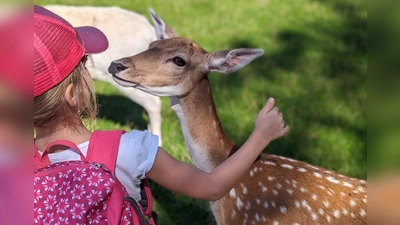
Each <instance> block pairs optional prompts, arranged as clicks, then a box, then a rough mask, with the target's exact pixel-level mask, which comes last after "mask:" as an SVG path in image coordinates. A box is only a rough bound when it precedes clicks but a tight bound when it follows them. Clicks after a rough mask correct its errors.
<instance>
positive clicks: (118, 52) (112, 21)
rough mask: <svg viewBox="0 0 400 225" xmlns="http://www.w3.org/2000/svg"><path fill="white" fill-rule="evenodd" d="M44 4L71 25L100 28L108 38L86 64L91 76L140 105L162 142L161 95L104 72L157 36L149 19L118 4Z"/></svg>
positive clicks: (141, 48) (142, 49) (143, 49)
mask: <svg viewBox="0 0 400 225" xmlns="http://www.w3.org/2000/svg"><path fill="white" fill-rule="evenodd" d="M46 8H47V9H49V10H50V11H53V12H54V13H56V14H58V15H60V16H61V17H63V18H64V19H66V20H67V21H68V22H70V23H71V24H72V25H73V26H94V27H97V28H98V29H100V30H101V31H103V33H104V34H105V35H106V36H107V38H108V41H109V48H108V49H107V50H106V51H105V52H103V53H101V54H96V55H92V57H93V61H94V67H91V66H89V67H88V69H89V71H90V74H91V75H92V78H93V79H97V80H101V81H105V82H108V83H110V84H112V85H113V86H114V87H116V88H117V89H118V90H119V91H120V92H122V93H123V94H124V95H126V96H127V97H128V98H129V99H131V100H132V101H134V102H136V103H137V104H139V105H141V106H142V107H143V108H144V109H145V110H146V111H147V113H148V115H149V124H148V130H149V131H150V132H152V133H153V134H156V135H158V136H159V137H160V143H159V144H160V145H161V100H160V98H159V97H157V96H154V95H151V94H148V93H145V92H143V91H140V90H137V89H133V88H125V87H122V86H120V85H118V84H116V83H115V81H114V80H113V79H112V77H110V75H109V74H108V72H107V68H108V66H109V64H110V62H111V61H112V60H114V59H116V58H121V57H125V56H129V55H134V54H137V53H139V52H142V51H145V50H147V48H148V46H149V44H150V43H151V42H153V41H155V40H157V37H156V34H155V32H154V27H153V26H152V25H151V24H150V23H149V21H148V20H147V19H146V18H145V17H144V16H142V15H139V14H137V13H134V12H131V11H128V10H124V9H121V8H119V7H93V6H63V5H48V6H46Z"/></svg>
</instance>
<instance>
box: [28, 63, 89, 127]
mask: <svg viewBox="0 0 400 225" xmlns="http://www.w3.org/2000/svg"><path fill="white" fill-rule="evenodd" d="M87 59H88V56H84V57H83V58H82V59H81V61H80V62H79V64H78V65H77V66H76V67H75V68H74V70H73V71H72V72H71V73H70V74H69V75H68V76H67V77H66V78H65V79H64V80H63V81H62V82H61V83H59V84H58V85H57V86H55V87H53V88H52V89H50V90H48V91H47V92H45V93H43V94H42V95H39V96H37V97H35V98H34V116H33V124H34V127H54V126H56V125H60V124H62V123H64V124H63V125H65V124H68V122H69V120H70V119H71V116H78V112H81V114H80V116H81V117H82V118H85V119H88V120H92V121H93V120H94V119H95V118H96V115H97V100H96V94H95V92H94V89H93V81H92V78H91V76H90V73H89V71H88V70H87V68H86V66H85V64H86V61H87ZM69 84H73V87H72V90H71V92H72V94H73V96H74V97H73V98H75V99H76V103H77V108H76V109H75V111H76V112H75V113H76V114H75V115H74V114H72V113H71V107H70V105H69V104H68V102H67V100H66V99H65V91H66V90H67V87H68V85H69Z"/></svg>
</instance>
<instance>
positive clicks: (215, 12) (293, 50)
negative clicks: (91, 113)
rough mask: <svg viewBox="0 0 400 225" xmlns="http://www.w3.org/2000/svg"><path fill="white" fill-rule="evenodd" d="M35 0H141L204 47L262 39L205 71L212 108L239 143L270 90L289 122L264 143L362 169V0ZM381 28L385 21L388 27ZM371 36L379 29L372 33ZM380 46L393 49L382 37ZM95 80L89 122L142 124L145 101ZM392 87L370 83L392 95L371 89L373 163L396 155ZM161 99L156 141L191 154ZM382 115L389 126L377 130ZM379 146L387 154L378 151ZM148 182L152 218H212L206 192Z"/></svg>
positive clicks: (54, 0) (123, 1)
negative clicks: (236, 60) (199, 194)
mask: <svg viewBox="0 0 400 225" xmlns="http://www.w3.org/2000/svg"><path fill="white" fill-rule="evenodd" d="M34 3H35V4H38V5H42V6H44V5H48V4H62V5H93V6H120V7H122V8H125V9H128V10H131V11H134V12H137V13H140V14H142V15H144V16H146V17H147V18H148V19H149V18H150V17H149V15H148V11H147V10H148V8H149V7H152V8H153V9H154V10H155V11H156V12H157V14H158V15H160V16H161V17H162V18H163V19H164V21H165V22H166V23H168V24H169V25H170V26H171V27H172V28H174V29H175V31H176V32H177V33H178V34H179V35H180V36H183V37H187V38H189V39H192V40H194V41H195V42H196V43H197V44H198V45H200V46H202V47H203V48H204V49H205V50H207V51H218V50H222V49H233V48H241V47H251V48H262V49H264V50H265V54H264V55H263V56H262V57H260V58H258V59H257V60H255V61H254V62H252V63H250V64H249V65H248V66H246V67H244V68H243V69H241V70H239V71H237V72H235V73H233V74H229V75H224V74H217V73H211V74H210V76H209V77H210V81H211V86H212V91H213V95H214V100H215V104H216V107H217V112H218V115H219V117H220V119H221V122H222V125H223V127H224V129H225V131H226V132H227V133H228V135H229V136H230V137H231V138H232V139H233V140H234V141H235V142H236V143H238V144H242V143H243V142H244V141H245V140H246V139H247V137H248V136H249V135H250V133H251V131H252V129H253V126H254V120H255V117H256V115H257V113H258V112H259V110H260V109H261V108H262V106H263V105H264V104H265V102H266V100H267V98H268V97H270V96H273V97H274V98H275V99H276V104H277V106H278V107H279V108H280V110H281V111H282V112H283V114H284V117H285V122H286V123H287V124H289V125H290V126H291V131H290V132H289V134H288V135H287V136H285V137H283V138H281V139H279V140H276V141H274V142H273V143H271V144H270V145H269V146H268V147H267V148H266V149H265V152H266V153H272V154H278V155H281V156H285V157H291V158H295V159H298V160H302V161H306V162H308V163H311V164H314V165H318V166H321V167H325V168H328V169H332V170H335V171H337V172H339V173H342V174H345V175H348V176H351V177H356V178H361V179H366V178H367V2H366V1H362V0H287V1H278V0H254V1H241V0H238V1H230V0H215V1H205V0H175V1H165V0H148V1H139V0H129V1H127V0H119V1H113V0H87V1H79V0H37V1H36V0H35V1H34ZM121 23H123V21H121ZM396 25H398V23H397V24H393V26H396ZM126 29H135V28H134V27H133V28H128V27H127V28H126ZM380 29H386V30H390V27H388V28H386V27H380ZM375 38H381V37H380V36H379V35H375ZM380 40H381V41H383V40H382V39H380ZM393 40H394V39H393ZM397 40H399V39H398V38H397ZM385 41H386V40H384V42H385ZM127 47H129V46H127ZM386 47H387V48H388V49H390V45H388V44H387V43H386ZM379 48H380V47H378V49H379ZM396 59H397V58H393V60H396ZM370 82H373V83H375V81H373V80H370ZM95 85H96V92H97V94H98V96H99V100H100V104H101V109H100V114H99V118H98V120H97V121H96V124H95V125H94V129H119V128H123V129H126V130H128V131H129V130H131V129H140V130H144V129H146V128H147V127H146V126H147V121H148V116H147V115H146V112H145V110H144V109H143V108H141V107H140V106H138V105H136V104H134V103H132V101H130V100H129V99H128V98H126V97H125V96H124V95H122V94H121V93H119V92H118V90H117V89H115V88H114V87H112V86H111V85H110V84H108V83H103V82H99V81H96V82H95ZM393 85H394V83H393ZM393 89H394V90H393V92H389V89H388V88H387V87H386V86H385V85H381V86H380V89H377V90H376V91H381V90H383V91H387V93H386V92H385V93H386V94H387V95H385V96H390V98H385V101H383V100H381V98H380V97H377V99H376V100H377V102H379V104H381V105H379V107H372V108H374V109H381V108H383V107H387V108H386V109H385V110H383V112H384V113H385V114H384V116H382V115H380V114H379V113H378V114H375V115H374V116H372V115H371V117H373V118H374V119H376V120H374V123H369V126H370V131H371V128H372V130H373V131H374V132H375V133H379V135H376V136H375V138H374V141H373V142H372V140H371V142H370V143H373V144H371V145H369V146H368V147H369V148H370V149H371V150H370V149H368V150H370V151H369V152H368V154H370V157H369V159H370V160H369V161H368V163H369V166H371V168H373V169H375V171H382V169H383V168H393V167H394V166H396V165H397V164H398V160H397V159H398V156H399V154H400V153H399V151H397V147H398V143H399V141H400V139H399V138H397V136H396V135H397V134H399V133H400V129H398V125H397V126H396V123H393V120H392V119H391V118H395V117H396V116H397V115H398V113H396V112H398V110H400V108H396V109H394V108H393V105H392V103H391V102H396V101H398V98H397V96H398V94H399V90H400V89H398V88H397V90H396V89H395V88H393ZM394 94H397V95H394ZM395 96H396V97H395ZM162 100H163V109H162V119H163V124H162V133H163V148H165V149H166V150H167V151H168V152H169V153H170V154H172V155H173V156H174V157H176V158H177V159H179V160H182V161H185V162H188V163H190V158H189V155H188V153H187V150H186V148H185V145H184V141H183V136H182V133H181V130H180V126H179V123H178V120H177V119H176V117H175V114H174V113H173V112H172V110H171V109H170V108H169V99H167V98H165V99H162ZM370 106H371V103H370ZM395 110H397V111H395ZM397 124H398V122H397ZM387 125H389V126H392V127H393V130H394V131H395V132H393V130H392V131H391V132H390V133H383V132H382V129H383V128H386V127H387ZM373 131H371V132H373ZM396 132H397V133H396ZM370 137H371V133H370ZM374 149H375V150H378V149H379V151H373V150H374ZM382 152H385V153H386V154H385V155H383V154H379V153H382ZM210 185H212V184H210ZM152 189H153V194H154V198H155V201H156V207H155V209H156V211H157V212H158V213H159V224H166V225H178V224H192V225H197V224H214V222H213V218H212V214H211V212H210V210H209V205H208V203H207V202H204V201H199V200H194V199H190V198H186V197H183V196H180V195H176V194H173V193H171V192H169V191H167V190H165V189H163V188H161V187H159V186H157V185H156V184H152Z"/></svg>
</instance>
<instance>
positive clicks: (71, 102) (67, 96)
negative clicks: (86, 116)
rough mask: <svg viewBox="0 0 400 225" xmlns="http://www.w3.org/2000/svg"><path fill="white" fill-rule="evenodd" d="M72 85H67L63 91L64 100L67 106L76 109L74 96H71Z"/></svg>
mask: <svg viewBox="0 0 400 225" xmlns="http://www.w3.org/2000/svg"><path fill="white" fill-rule="evenodd" d="M73 87H74V85H73V84H69V85H68V86H67V88H66V90H65V99H66V100H67V102H68V104H69V106H71V107H77V106H78V104H77V102H76V101H75V98H74V95H73V91H72V89H73Z"/></svg>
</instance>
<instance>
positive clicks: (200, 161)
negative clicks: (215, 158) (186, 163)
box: [170, 97, 215, 172]
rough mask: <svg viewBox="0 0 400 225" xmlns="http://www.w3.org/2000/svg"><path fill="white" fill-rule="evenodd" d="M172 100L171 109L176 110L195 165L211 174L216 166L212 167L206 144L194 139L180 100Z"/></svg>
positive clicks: (172, 98) (171, 98)
mask: <svg viewBox="0 0 400 225" xmlns="http://www.w3.org/2000/svg"><path fill="white" fill-rule="evenodd" d="M170 100H171V109H172V110H174V112H175V113H176V116H177V117H178V120H179V123H180V124H181V128H182V132H183V136H184V138H185V144H186V147H187V149H188V150H189V154H190V157H191V159H192V162H193V164H194V165H195V166H196V167H197V168H199V169H201V170H203V171H205V172H211V171H212V170H213V169H214V168H215V165H212V163H211V162H212V161H211V159H210V156H209V154H208V151H207V145H206V143H199V142H196V140H195V139H194V138H193V137H192V135H191V133H190V130H189V124H188V121H187V120H186V116H187V115H185V112H184V110H183V109H182V106H181V104H180V103H179V99H178V98H176V97H170Z"/></svg>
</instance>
